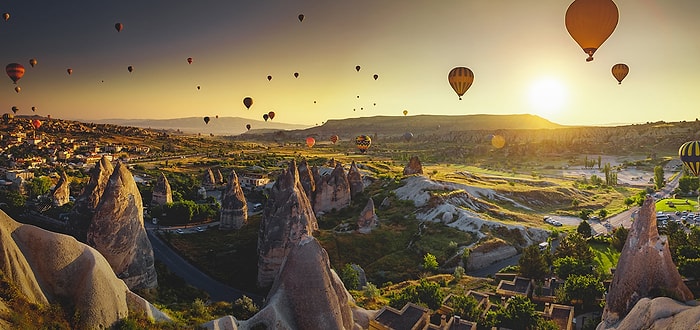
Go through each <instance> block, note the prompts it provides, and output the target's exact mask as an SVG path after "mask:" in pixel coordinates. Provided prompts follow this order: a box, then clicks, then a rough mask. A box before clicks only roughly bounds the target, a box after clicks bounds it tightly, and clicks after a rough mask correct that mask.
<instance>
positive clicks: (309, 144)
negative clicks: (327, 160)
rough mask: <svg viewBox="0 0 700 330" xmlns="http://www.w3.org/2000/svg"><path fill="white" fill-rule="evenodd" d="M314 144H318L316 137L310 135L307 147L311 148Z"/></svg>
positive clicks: (307, 139)
mask: <svg viewBox="0 0 700 330" xmlns="http://www.w3.org/2000/svg"><path fill="white" fill-rule="evenodd" d="M314 144H316V139H314V138H312V137H310V136H309V137H307V138H306V146H307V147H309V148H311V147H313V146H314Z"/></svg>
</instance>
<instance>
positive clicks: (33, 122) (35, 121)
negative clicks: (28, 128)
mask: <svg viewBox="0 0 700 330" xmlns="http://www.w3.org/2000/svg"><path fill="white" fill-rule="evenodd" d="M32 126H34V129H39V127H41V121H40V120H39V119H34V120H32Z"/></svg>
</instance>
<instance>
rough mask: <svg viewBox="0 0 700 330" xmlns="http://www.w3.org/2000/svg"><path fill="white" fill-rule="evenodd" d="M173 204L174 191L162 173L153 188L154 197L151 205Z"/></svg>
mask: <svg viewBox="0 0 700 330" xmlns="http://www.w3.org/2000/svg"><path fill="white" fill-rule="evenodd" d="M172 202H173V191H172V189H171V188H170V182H168V178H166V177H165V174H163V173H162V172H161V173H160V176H159V177H158V181H156V184H155V185H154V186H153V195H152V198H151V204H153V205H165V204H168V203H172Z"/></svg>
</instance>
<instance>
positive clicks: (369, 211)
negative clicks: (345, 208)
mask: <svg viewBox="0 0 700 330" xmlns="http://www.w3.org/2000/svg"><path fill="white" fill-rule="evenodd" d="M378 224H379V220H378V218H377V214H376V213H374V201H373V200H372V198H370V199H369V200H368V201H367V205H365V208H364V209H363V210H362V213H360V217H359V218H358V219H357V227H358V228H357V231H358V232H360V233H361V234H369V233H370V232H371V231H372V229H374V228H375V227H377V225H378Z"/></svg>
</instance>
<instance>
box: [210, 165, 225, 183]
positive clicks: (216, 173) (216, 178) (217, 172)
mask: <svg viewBox="0 0 700 330" xmlns="http://www.w3.org/2000/svg"><path fill="white" fill-rule="evenodd" d="M211 172H212V174H214V182H216V184H223V183H224V176H223V175H222V174H221V170H220V169H218V168H217V169H216V170H214V171H211Z"/></svg>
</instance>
